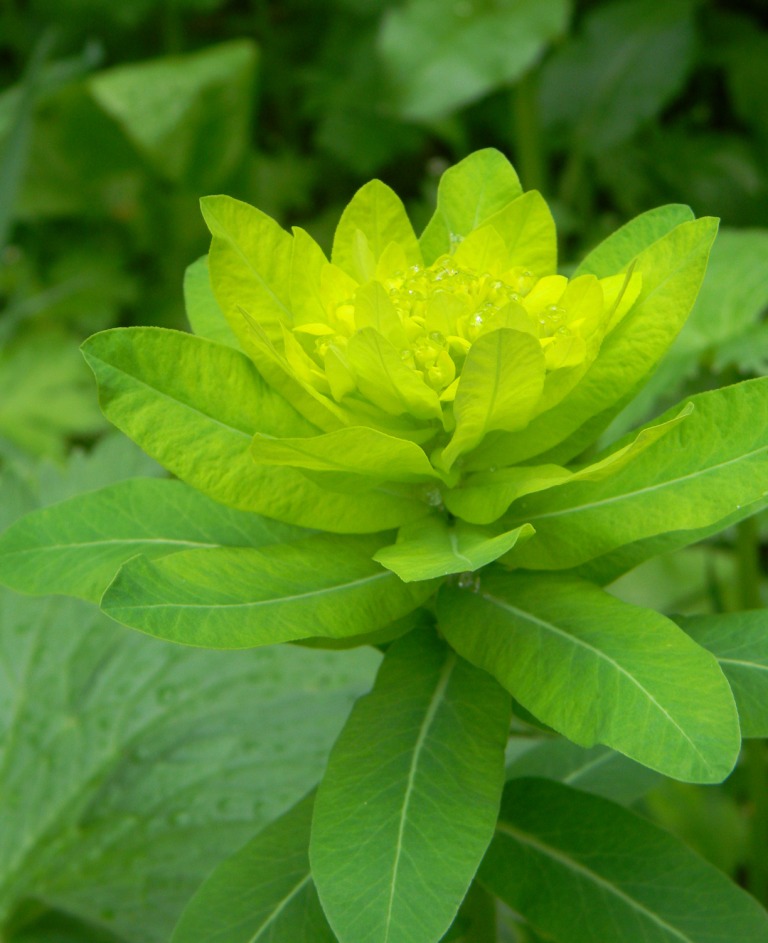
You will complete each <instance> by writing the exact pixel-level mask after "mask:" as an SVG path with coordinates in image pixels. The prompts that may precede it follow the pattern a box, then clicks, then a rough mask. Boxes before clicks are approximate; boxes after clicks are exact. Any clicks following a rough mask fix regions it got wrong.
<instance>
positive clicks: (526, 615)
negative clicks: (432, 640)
mask: <svg viewBox="0 0 768 943" xmlns="http://www.w3.org/2000/svg"><path fill="white" fill-rule="evenodd" d="M482 596H483V598H484V599H486V600H488V602H490V603H491V604H492V605H496V606H498V607H499V608H501V609H505V610H507V611H508V612H511V613H512V614H513V615H516V616H518V617H519V618H522V619H523V620H527V621H529V622H534V623H535V624H536V625H539V626H541V628H543V629H545V630H547V631H551V632H553V633H554V634H556V635H560V636H562V637H563V638H565V639H566V640H567V641H569V642H570V643H571V644H574V645H578V646H581V647H582V648H586V649H588V650H589V651H591V652H593V653H594V654H595V655H596V656H597V657H598V658H601V659H602V660H603V661H606V662H608V663H609V664H611V665H613V667H614V668H615V669H616V670H617V671H618V672H619V673H620V674H623V675H624V676H625V677H626V678H627V679H628V680H629V681H630V682H631V683H632V684H634V685H635V687H637V688H638V689H639V690H640V691H641V692H642V693H643V694H644V695H645V696H646V697H647V698H648V700H649V701H650V702H651V703H652V704H653V705H654V706H655V707H656V708H657V709H658V711H659V712H660V713H661V714H663V716H664V717H666V718H667V720H668V721H669V722H670V723H671V724H672V726H673V727H674V728H675V729H676V730H678V731H679V732H680V734H681V735H682V737H683V739H684V740H686V741H687V742H688V743H689V744H690V746H691V748H692V749H693V752H694V753H695V754H696V755H697V756H698V757H699V759H700V760H701V762H702V763H703V764H704V768H705V769H706V770H709V771H712V768H711V766H710V764H709V762H708V761H707V759H706V757H705V756H704V755H703V754H702V752H701V751H700V750H699V748H698V747H697V745H696V743H695V741H694V740H692V739H691V737H689V736H688V734H687V733H686V732H685V730H683V728H682V727H681V726H680V724H678V723H677V721H676V720H675V719H674V717H672V715H671V714H670V713H669V712H668V711H667V710H666V708H665V707H663V706H662V705H661V704H659V702H658V701H657V700H656V698H655V697H654V696H653V694H651V692H650V691H649V690H648V689H647V688H646V687H645V686H644V685H643V684H642V683H641V682H640V681H639V680H638V679H637V678H635V676H634V675H632V674H630V672H629V671H627V669H626V668H624V667H623V665H620V664H619V663H618V662H617V661H615V660H614V659H613V658H611V657H610V655H608V654H607V653H606V652H604V651H601V650H600V649H599V648H595V646H594V645H591V644H590V643H589V642H587V641H585V640H584V639H582V638H579V637H578V636H577V635H571V634H570V633H569V632H566V631H564V630H563V629H561V628H559V627H558V626H556V625H554V624H553V623H551V622H547V621H546V620H544V619H539V618H538V617H537V616H535V615H533V613H530V612H525V611H524V610H523V609H518V608H517V607H516V606H513V605H511V604H510V603H508V602H506V601H505V600H503V599H499V598H498V597H497V596H491V595H490V594H489V593H483V594H482ZM606 745H607V746H610V744H606Z"/></svg>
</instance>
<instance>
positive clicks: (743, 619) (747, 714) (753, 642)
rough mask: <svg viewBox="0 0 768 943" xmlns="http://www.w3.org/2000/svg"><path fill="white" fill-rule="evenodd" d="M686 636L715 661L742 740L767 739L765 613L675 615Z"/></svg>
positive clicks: (767, 646) (767, 640) (762, 611)
mask: <svg viewBox="0 0 768 943" xmlns="http://www.w3.org/2000/svg"><path fill="white" fill-rule="evenodd" d="M675 622H677V624H678V625H679V626H680V627H681V628H682V629H684V630H685V631H686V632H687V633H688V635H690V636H691V638H692V639H693V640H694V642H696V643H697V644H698V645H701V646H702V648H706V649H707V651H710V652H712V654H713V655H714V656H715V658H717V660H718V662H719V663H720V667H721V668H722V669H723V672H724V674H725V676H726V678H727V679H728V681H729V683H730V685H731V688H732V689H733V696H734V699H735V700H736V707H737V708H738V710H739V720H740V721H741V732H742V735H743V736H745V737H768V630H766V620H765V612H764V610H762V609H759V610H757V611H755V612H733V613H731V612H729V613H720V614H718V615H708V616H687V617H686V616H675Z"/></svg>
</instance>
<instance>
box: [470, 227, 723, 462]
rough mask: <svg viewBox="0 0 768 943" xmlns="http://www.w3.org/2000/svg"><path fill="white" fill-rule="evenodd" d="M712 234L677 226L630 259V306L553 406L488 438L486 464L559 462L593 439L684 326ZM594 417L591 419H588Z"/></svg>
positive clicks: (713, 229)
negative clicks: (634, 277) (634, 281)
mask: <svg viewBox="0 0 768 943" xmlns="http://www.w3.org/2000/svg"><path fill="white" fill-rule="evenodd" d="M716 232H717V220H713V219H710V218H708V217H705V218H703V219H698V220H695V221H694V222H690V223H683V224H681V225H680V226H677V227H676V228H675V229H673V230H672V231H671V232H670V233H668V234H667V235H666V236H664V237H663V238H662V239H660V240H658V241H657V242H655V243H653V245H651V246H649V247H648V248H647V249H645V250H643V251H642V252H641V253H640V254H639V255H638V256H637V257H636V258H635V259H633V260H632V263H633V264H634V268H633V271H634V272H635V273H637V274H639V275H641V276H642V280H643V282H642V290H641V292H640V295H639V297H638V299H637V301H636V302H635V304H634V306H633V307H632V309H631V311H630V312H629V313H628V314H627V315H626V316H625V317H624V318H623V319H622V321H621V322H620V323H619V324H618V326H617V327H615V328H614V329H613V330H612V331H611V332H610V334H609V335H608V336H607V337H606V339H605V340H604V341H603V344H602V346H601V348H600V353H599V354H598V356H597V359H596V360H595V362H594V363H593V364H592V366H591V367H590V369H589V370H588V371H587V373H586V374H585V375H584V377H583V379H582V380H580V382H579V384H578V386H576V387H575V388H574V389H573V390H572V391H571V392H570V393H569V394H568V396H567V397H566V398H565V399H564V400H563V401H562V402H561V403H560V404H558V405H557V406H555V407H554V408H553V409H550V410H548V411H547V412H545V413H542V414H541V415H539V416H537V417H536V418H535V419H534V420H533V422H531V423H530V424H529V425H528V427H527V428H526V429H525V430H523V431H522V432H519V433H516V434H514V435H511V436H507V437H504V438H502V439H500V441H493V440H489V442H488V443H487V450H488V452H489V454H491V453H492V454H493V455H494V456H495V461H493V462H489V464H497V465H507V464H515V463H517V462H521V461H524V460H527V459H528V458H530V457H531V456H534V455H541V454H542V453H546V456H547V460H548V461H553V462H557V463H560V464H563V463H565V462H567V461H569V460H570V459H572V458H573V457H574V456H575V455H578V454H579V453H580V452H582V451H583V450H584V449H585V448H586V446H587V445H589V444H590V442H592V441H594V439H596V438H597V436H598V435H599V433H600V432H601V431H602V429H603V428H604V427H605V426H606V425H607V424H608V422H609V421H610V420H611V419H612V418H613V415H615V413H616V412H617V411H618V410H619V408H620V407H621V406H622V405H623V403H624V402H625V401H626V400H627V399H628V398H629V397H630V396H632V395H634V393H635V392H636V391H637V389H638V387H639V386H640V385H641V384H642V383H644V382H645V381H646V380H647V379H648V377H649V375H650V374H651V372H652V371H653V369H654V368H655V367H656V365H657V364H658V361H659V360H660V359H661V357H662V356H663V355H664V353H665V352H666V350H667V349H668V348H669V346H670V344H671V343H672V341H673V340H674V339H675V337H676V335H677V333H678V332H679V330H680V328H681V327H682V325H683V324H684V323H685V320H686V318H687V317H688V313H689V312H690V310H691V308H692V306H693V303H694V301H695V300H696V295H697V293H698V290H699V286H700V285H701V281H702V279H703V277H704V271H705V269H706V265H707V258H708V256H709V250H710V247H711V245H712V241H713V240H714V238H715V234H716ZM594 417H598V420H597V423H591V424H590V422H589V420H591V419H593V418H594ZM580 427H582V428H580ZM559 443H562V444H561V445H558V444H559Z"/></svg>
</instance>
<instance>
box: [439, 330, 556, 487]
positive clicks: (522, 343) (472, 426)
mask: <svg viewBox="0 0 768 943" xmlns="http://www.w3.org/2000/svg"><path fill="white" fill-rule="evenodd" d="M545 369H546V364H545V360H544V354H543V353H542V350H541V345H540V344H539V341H538V340H537V339H536V338H535V337H532V336H531V335H530V334H524V333H523V332H522V331H513V330H512V329H510V328H501V329H499V330H497V331H490V332H489V333H488V334H483V335H481V336H480V337H478V339H477V340H476V341H475V342H474V344H472V346H471V347H470V349H469V353H468V354H467V359H466V361H465V362H464V368H463V370H462V372H461V377H460V379H459V385H458V388H457V390H456V399H455V400H454V404H453V414H454V416H455V418H456V431H455V432H454V434H453V438H452V439H451V441H450V442H449V443H448V445H447V446H446V447H445V449H443V452H442V455H441V456H440V459H439V464H440V465H441V466H442V467H444V468H446V469H448V468H450V467H451V465H452V464H453V463H454V461H455V460H456V459H457V458H458V456H459V455H461V454H462V453H464V452H469V451H471V450H472V449H473V448H474V447H475V446H476V445H478V443H479V442H481V441H482V439H483V438H484V437H485V436H486V435H487V433H489V432H494V431H497V430H503V431H506V432H511V431H514V430H516V429H521V428H522V427H524V426H525V425H526V424H527V422H528V420H529V418H530V416H531V413H532V412H533V410H534V408H535V406H536V404H537V403H538V401H539V399H540V398H541V393H542V390H543V388H544V373H545ZM511 376H512V377H514V383H510V382H509V377H511Z"/></svg>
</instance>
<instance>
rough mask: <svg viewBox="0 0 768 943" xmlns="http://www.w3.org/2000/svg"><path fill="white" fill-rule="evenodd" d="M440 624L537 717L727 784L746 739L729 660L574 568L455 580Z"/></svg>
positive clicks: (441, 600) (673, 771) (654, 762)
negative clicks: (725, 666)
mask: <svg viewBox="0 0 768 943" xmlns="http://www.w3.org/2000/svg"><path fill="white" fill-rule="evenodd" d="M438 624H439V626H440V629H441V631H442V632H443V634H444V635H445V637H446V638H447V640H448V641H449V643H450V644H451V645H452V646H453V647H454V648H455V649H456V650H457V651H458V652H459V654H461V655H462V656H463V657H464V658H466V659H467V660H468V661H471V662H472V663H473V664H475V665H477V666H478V667H480V668H484V669H485V670H486V671H489V672H490V673H491V674H493V675H494V677H496V678H497V679H498V680H499V681H500V683H501V684H502V685H504V687H505V688H507V690H508V691H510V693H511V694H512V695H513V697H515V698H516V699H517V700H518V701H519V702H520V703H521V704H522V705H523V707H525V708H526V709H527V710H529V711H530V712H531V713H532V714H533V715H534V716H535V717H537V718H538V719H539V720H541V721H543V722H544V723H545V724H547V725H548V726H550V727H554V729H555V730H557V731H559V732H560V733H562V734H563V735H564V736H566V737H568V738H569V739H570V740H573V741H574V742H575V743H578V744H579V745H581V746H585V747H589V746H593V745H594V744H596V743H603V744H605V745H606V746H610V747H613V749H615V750H618V751H619V752H620V753H624V754H625V755H627V756H629V757H631V758H632V759H635V760H637V761H638V762H639V763H642V764H643V765H645V766H649V767H651V768H652V769H656V770H659V771H660V772H662V773H664V774H665V775H667V776H672V777H674V778H676V779H683V780H687V781H691V782H719V781H720V780H722V779H724V778H725V777H726V776H727V775H728V773H729V772H730V770H731V769H732V768H733V764H734V763H735V761H736V757H737V755H738V752H739V747H740V743H741V740H740V736H739V722H738V716H737V713H736V706H735V704H734V702H733V695H732V694H731V690H730V688H729V686H728V682H727V681H726V679H725V677H724V676H723V673H722V671H721V670H720V668H719V666H718V664H717V661H716V660H715V658H714V657H713V656H712V655H710V653H709V652H707V651H705V650H704V649H702V648H700V647H699V646H698V645H696V644H694V643H693V642H692V641H691V639H690V638H689V637H688V636H687V635H686V634H685V633H684V632H682V631H681V630H680V629H679V628H678V627H677V626H676V625H675V624H674V623H673V622H671V621H670V620H669V619H667V618H665V617H664V616H662V615H660V614H659V613H657V612H654V611H652V610H649V609H640V608H639V607H636V606H630V605H628V604H627V603H624V602H620V601H619V600H618V599H614V598H613V597H612V596H609V595H608V594H607V593H604V592H603V591H602V590H600V589H599V588H598V587H596V586H593V585H592V584H591V583H587V582H585V581H583V580H579V579H577V578H575V577H571V576H560V575H558V576H553V575H546V576H544V575H534V574H528V573H514V574H508V573H503V572H500V571H496V572H489V573H487V574H485V575H483V576H482V579H481V585H480V587H479V589H478V591H476V592H467V591H466V590H462V589H458V588H456V587H445V588H444V589H443V590H442V591H441V593H440V596H439V597H438Z"/></svg>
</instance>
